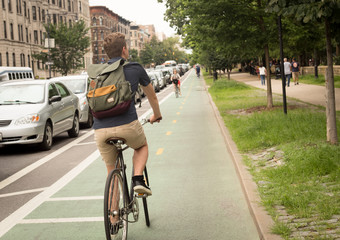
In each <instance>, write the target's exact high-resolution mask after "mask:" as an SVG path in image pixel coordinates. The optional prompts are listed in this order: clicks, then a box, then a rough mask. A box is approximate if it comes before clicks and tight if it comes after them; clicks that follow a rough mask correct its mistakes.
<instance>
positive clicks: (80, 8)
mask: <svg viewBox="0 0 340 240" xmlns="http://www.w3.org/2000/svg"><path fill="white" fill-rule="evenodd" d="M79 12H80V13H81V1H79Z"/></svg>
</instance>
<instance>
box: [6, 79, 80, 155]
mask: <svg viewBox="0 0 340 240" xmlns="http://www.w3.org/2000/svg"><path fill="white" fill-rule="evenodd" d="M66 131H67V132H68V135H69V136H70V137H77V136H78V135H79V99H78V97H77V96H76V95H74V94H73V93H72V92H71V91H70V90H69V89H68V88H67V87H66V86H65V85H64V84H63V83H61V82H58V81H53V80H13V81H5V82H2V83H0V146H1V145H10V144H32V143H35V144H39V145H40V147H41V149H42V150H49V149H51V147H52V143H53V137H54V136H56V135H58V134H60V133H62V132H66Z"/></svg>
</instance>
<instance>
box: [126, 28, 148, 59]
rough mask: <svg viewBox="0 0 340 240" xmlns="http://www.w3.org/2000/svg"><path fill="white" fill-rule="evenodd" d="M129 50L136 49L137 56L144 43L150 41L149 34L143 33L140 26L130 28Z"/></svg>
mask: <svg viewBox="0 0 340 240" xmlns="http://www.w3.org/2000/svg"><path fill="white" fill-rule="evenodd" d="M130 41H131V49H136V50H137V51H138V55H139V53H140V51H141V50H142V49H143V48H144V46H145V43H147V42H149V41H150V34H148V33H147V32H145V31H144V30H143V29H142V28H141V27H140V25H131V27H130Z"/></svg>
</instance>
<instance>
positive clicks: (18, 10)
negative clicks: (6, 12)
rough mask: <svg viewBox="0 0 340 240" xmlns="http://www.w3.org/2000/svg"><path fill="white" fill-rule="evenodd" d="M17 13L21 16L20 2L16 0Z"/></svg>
mask: <svg viewBox="0 0 340 240" xmlns="http://www.w3.org/2000/svg"><path fill="white" fill-rule="evenodd" d="M17 13H18V14H21V0H17Z"/></svg>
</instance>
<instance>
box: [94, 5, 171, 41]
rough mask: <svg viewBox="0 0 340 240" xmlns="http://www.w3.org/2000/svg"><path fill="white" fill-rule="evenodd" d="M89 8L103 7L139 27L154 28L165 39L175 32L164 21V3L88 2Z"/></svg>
mask: <svg viewBox="0 0 340 240" xmlns="http://www.w3.org/2000/svg"><path fill="white" fill-rule="evenodd" d="M89 3H90V6H105V7H107V8H108V9H110V10H111V11H112V12H114V13H117V14H118V15H120V16H121V17H123V18H125V19H126V20H129V21H131V22H135V23H136V24H139V25H150V24H153V25H154V26H155V29H156V32H164V34H165V35H166V36H167V37H170V36H172V35H174V34H175V30H174V29H173V28H171V27H170V26H169V24H168V23H167V22H166V21H165V20H164V13H165V11H166V7H165V3H159V2H158V1H157V0H106V1H103V0H89Z"/></svg>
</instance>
